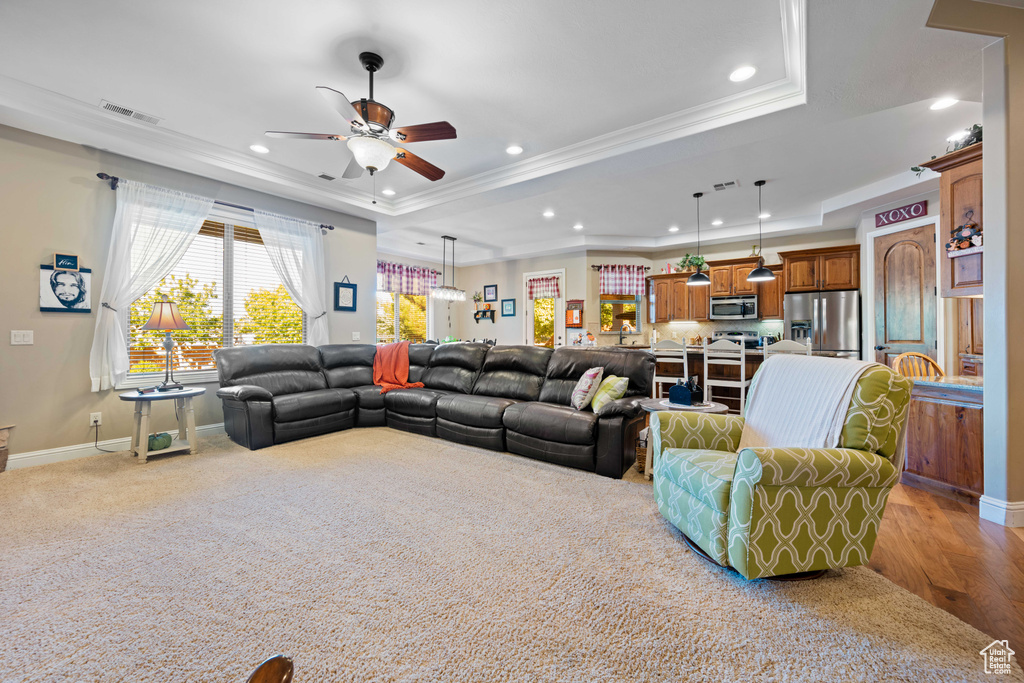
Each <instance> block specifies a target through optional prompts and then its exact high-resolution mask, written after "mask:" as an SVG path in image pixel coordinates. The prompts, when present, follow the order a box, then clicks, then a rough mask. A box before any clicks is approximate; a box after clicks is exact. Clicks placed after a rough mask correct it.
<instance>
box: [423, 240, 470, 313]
mask: <svg viewBox="0 0 1024 683" xmlns="http://www.w3.org/2000/svg"><path fill="white" fill-rule="evenodd" d="M449 242H451V245H452V283H451V284H450V285H449V284H448V243H449ZM441 243H442V244H443V245H444V251H443V252H442V256H441V284H440V285H439V286H437V287H434V288H433V289H432V290H430V298H432V299H437V300H439V301H465V300H466V290H464V289H459V288H458V287H456V286H455V238H454V237H449V236H448V235H442V236H441Z"/></svg>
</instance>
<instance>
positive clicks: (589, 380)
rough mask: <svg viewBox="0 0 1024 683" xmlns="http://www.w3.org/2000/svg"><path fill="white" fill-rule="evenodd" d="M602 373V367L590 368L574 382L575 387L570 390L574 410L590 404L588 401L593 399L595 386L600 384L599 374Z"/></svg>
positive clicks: (595, 391)
mask: <svg viewBox="0 0 1024 683" xmlns="http://www.w3.org/2000/svg"><path fill="white" fill-rule="evenodd" d="M603 374H604V368H590V369H589V370H587V371H586V372H584V373H583V376H582V377H580V381H579V382H576V388H575V389H573V390H572V399H570V401H569V402H570V403H572V407H573V408H575V409H576V410H583V409H584V408H586V407H587V406H589V405H590V402H591V401H592V400H593V399H594V394H596V393H597V388H598V387H599V386H601V375H603Z"/></svg>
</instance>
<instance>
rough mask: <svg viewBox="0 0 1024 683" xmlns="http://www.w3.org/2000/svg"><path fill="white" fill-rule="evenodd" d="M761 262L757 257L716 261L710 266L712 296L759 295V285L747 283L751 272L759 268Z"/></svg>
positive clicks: (709, 275)
mask: <svg viewBox="0 0 1024 683" xmlns="http://www.w3.org/2000/svg"><path fill="white" fill-rule="evenodd" d="M759 261H760V259H758V258H757V257H756V256H754V257H748V258H739V259H730V260H728V261H715V262H714V263H711V264H709V265H710V266H711V268H710V270H708V277H710V278H711V287H710V289H711V296H737V295H740V294H757V283H756V282H747V276H748V275H750V271H752V270H754V268H757V264H758V262H759Z"/></svg>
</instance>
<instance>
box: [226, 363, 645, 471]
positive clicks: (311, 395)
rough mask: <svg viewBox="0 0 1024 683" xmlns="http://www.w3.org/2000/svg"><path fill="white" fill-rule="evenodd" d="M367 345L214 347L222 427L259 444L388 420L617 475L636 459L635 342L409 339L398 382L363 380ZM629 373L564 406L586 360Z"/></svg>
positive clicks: (367, 370)
mask: <svg viewBox="0 0 1024 683" xmlns="http://www.w3.org/2000/svg"><path fill="white" fill-rule="evenodd" d="M375 353H376V347H375V346H374V345H372V344H333V345H328V346H320V347H313V346H305V345H301V344H272V345H265V346H243V347H235V348H230V349H221V350H219V351H217V353H216V357H217V373H218V376H219V378H220V384H221V388H220V389H219V390H218V391H217V395H218V396H219V397H220V398H221V399H222V402H223V405H224V427H225V429H226V430H227V433H228V435H229V436H230V437H231V439H232V440H234V441H235V442H236V443H239V444H241V445H243V446H245V447H247V448H250V449H257V448H264V447H266V446H270V445H272V444H275V443H283V442H286V441H292V440H295V439H301V438H303V437H307V436H314V435H317V434H325V433H328V432H335V431H338V430H341V429H348V428H350V427H371V426H382V425H387V426H389V427H393V428H395V429H402V430H405V431H409V432H415V433H418V434H425V435H428V436H439V437H441V438H444V439H448V440H449V441H455V442H457V443H464V444H468V445H472V446H480V447H483V448H490V449H492V450H496V451H504V450H507V451H511V452H512V453H518V454H520V455H525V456H528V457H531V458H537V459H540V460H545V461H548V462H553V463H557V464H560V465H566V466H569V467H575V468H578V469H582V470H587V471H590V472H596V473H598V474H601V475H604V476H607V477H616V478H618V477H621V476H622V475H623V474H624V473H625V471H626V470H627V469H629V467H630V466H631V465H632V463H633V462H634V460H635V442H636V437H637V434H638V432H639V431H640V429H641V428H642V427H643V421H644V420H643V411H642V409H641V408H640V406H639V400H640V399H642V398H644V397H646V396H649V395H650V391H651V382H652V381H653V378H654V356H653V355H651V354H650V353H648V352H647V351H644V350H628V349H596V348H591V349H573V348H559V349H555V350H552V349H546V348H537V347H531V346H489V345H486V344H475V343H460V344H443V345H440V346H435V345H432V344H412V345H410V347H409V381H410V382H422V383H423V384H424V387H423V388H413V389H397V390H394V391H389V392H388V393H386V394H381V393H380V387H377V386H374V384H373V358H374V354H375ZM597 366H600V367H603V368H604V369H605V375H606V376H607V375H618V376H620V377H628V378H629V388H628V390H627V393H626V396H625V397H624V398H621V399H619V400H617V401H613V402H611V403H610V404H608V405H605V406H604V407H603V408H602V409H601V410H600V411H599V412H598V413H597V414H595V413H594V412H592V411H591V410H590V409H589V408H588V409H586V410H582V411H580V410H575V409H574V408H573V407H572V406H571V404H570V398H571V396H572V391H573V388H574V387H575V386H576V382H577V381H578V380H579V378H580V376H582V374H583V373H584V372H585V371H586V370H587V369H589V368H592V367H597Z"/></svg>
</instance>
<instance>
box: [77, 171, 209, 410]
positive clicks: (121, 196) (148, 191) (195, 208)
mask: <svg viewBox="0 0 1024 683" xmlns="http://www.w3.org/2000/svg"><path fill="white" fill-rule="evenodd" d="M212 206H213V200H212V199H209V198H207V197H199V196H196V195H193V194H186V193H184V192H176V191H174V190H168V189H166V188H163V187H154V186H153V185H146V184H145V183H137V182H133V181H131V180H123V179H122V180H120V181H119V182H118V184H117V211H116V212H115V213H114V226H113V230H112V231H111V236H110V251H109V252H108V253H107V267H106V269H105V270H104V271H103V288H102V289H101V290H100V302H101V304H100V310H99V315H97V316H96V330H95V332H94V333H93V338H92V352H91V353H90V355H89V376H90V377H91V378H92V390H93V391H100V390H101V389H109V388H110V387H112V386H115V385H117V384H118V383H119V382H122V381H124V379H125V377H126V376H127V374H128V340H127V338H126V337H125V330H124V329H123V328H122V326H121V324H120V320H119V319H118V318H119V315H118V314H119V313H127V312H128V308H129V306H131V304H132V302H133V301H135V300H136V299H138V298H139V297H140V296H142V295H143V294H145V293H146V292H148V291H149V290H150V289H152V288H153V286H154V285H156V284H157V283H158V282H159V281H160V279H161V278H162V277H164V276H165V275H167V273H169V272H170V271H171V268H173V267H174V266H175V265H176V264H177V263H178V261H180V260H181V257H182V255H184V253H185V251H186V250H187V249H188V247H189V245H190V244H192V240H193V239H194V238H195V236H196V234H198V233H199V228H201V227H202V225H203V221H204V220H206V217H207V216H209V215H210V208H211V207H212Z"/></svg>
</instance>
